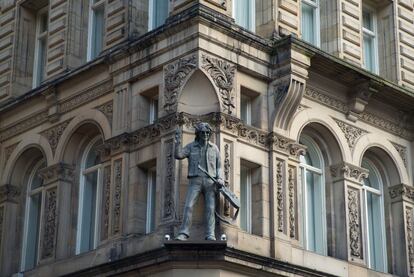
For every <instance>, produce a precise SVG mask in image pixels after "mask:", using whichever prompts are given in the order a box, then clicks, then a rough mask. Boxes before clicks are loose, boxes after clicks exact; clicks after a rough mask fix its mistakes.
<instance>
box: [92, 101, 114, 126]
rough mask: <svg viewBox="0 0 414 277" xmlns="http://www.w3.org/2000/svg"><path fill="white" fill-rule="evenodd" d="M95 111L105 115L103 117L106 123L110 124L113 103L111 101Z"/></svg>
mask: <svg viewBox="0 0 414 277" xmlns="http://www.w3.org/2000/svg"><path fill="white" fill-rule="evenodd" d="M96 109H97V110H98V111H100V112H102V113H103V114H104V115H105V117H106V118H107V119H108V121H109V122H110V123H111V124H112V117H113V111H114V103H113V102H112V101H110V102H107V103H105V104H102V105H100V106H98V107H96Z"/></svg>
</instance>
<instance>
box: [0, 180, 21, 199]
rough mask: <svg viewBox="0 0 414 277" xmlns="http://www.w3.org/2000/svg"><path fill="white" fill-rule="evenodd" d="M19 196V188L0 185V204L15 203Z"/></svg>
mask: <svg viewBox="0 0 414 277" xmlns="http://www.w3.org/2000/svg"><path fill="white" fill-rule="evenodd" d="M19 196H20V188H18V187H16V186H13V185H10V184H5V185H2V186H0V204H1V203H4V202H12V203H17V202H18V198H19Z"/></svg>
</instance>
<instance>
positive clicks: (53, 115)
mask: <svg viewBox="0 0 414 277" xmlns="http://www.w3.org/2000/svg"><path fill="white" fill-rule="evenodd" d="M42 95H43V96H44V97H45V99H46V104H47V107H48V119H49V121H50V122H56V121H58V120H59V116H60V113H59V105H58V99H57V91H56V87H54V86H51V87H49V88H48V89H47V90H45V91H44V92H43V93H42Z"/></svg>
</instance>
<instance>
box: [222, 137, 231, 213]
mask: <svg viewBox="0 0 414 277" xmlns="http://www.w3.org/2000/svg"><path fill="white" fill-rule="evenodd" d="M230 170H231V163H230V144H228V143H226V144H225V145H224V185H225V186H226V187H229V183H230ZM223 213H224V215H225V216H230V203H229V201H227V200H224V212H223Z"/></svg>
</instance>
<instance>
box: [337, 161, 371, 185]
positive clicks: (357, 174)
mask: <svg viewBox="0 0 414 277" xmlns="http://www.w3.org/2000/svg"><path fill="white" fill-rule="evenodd" d="M330 171H331V176H332V178H334V179H346V180H348V181H351V182H354V183H357V184H362V182H363V180H364V179H365V178H368V174H369V171H368V170H367V169H365V168H362V167H359V166H356V165H353V164H350V163H346V162H344V163H340V164H336V165H332V166H331V168H330Z"/></svg>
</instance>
